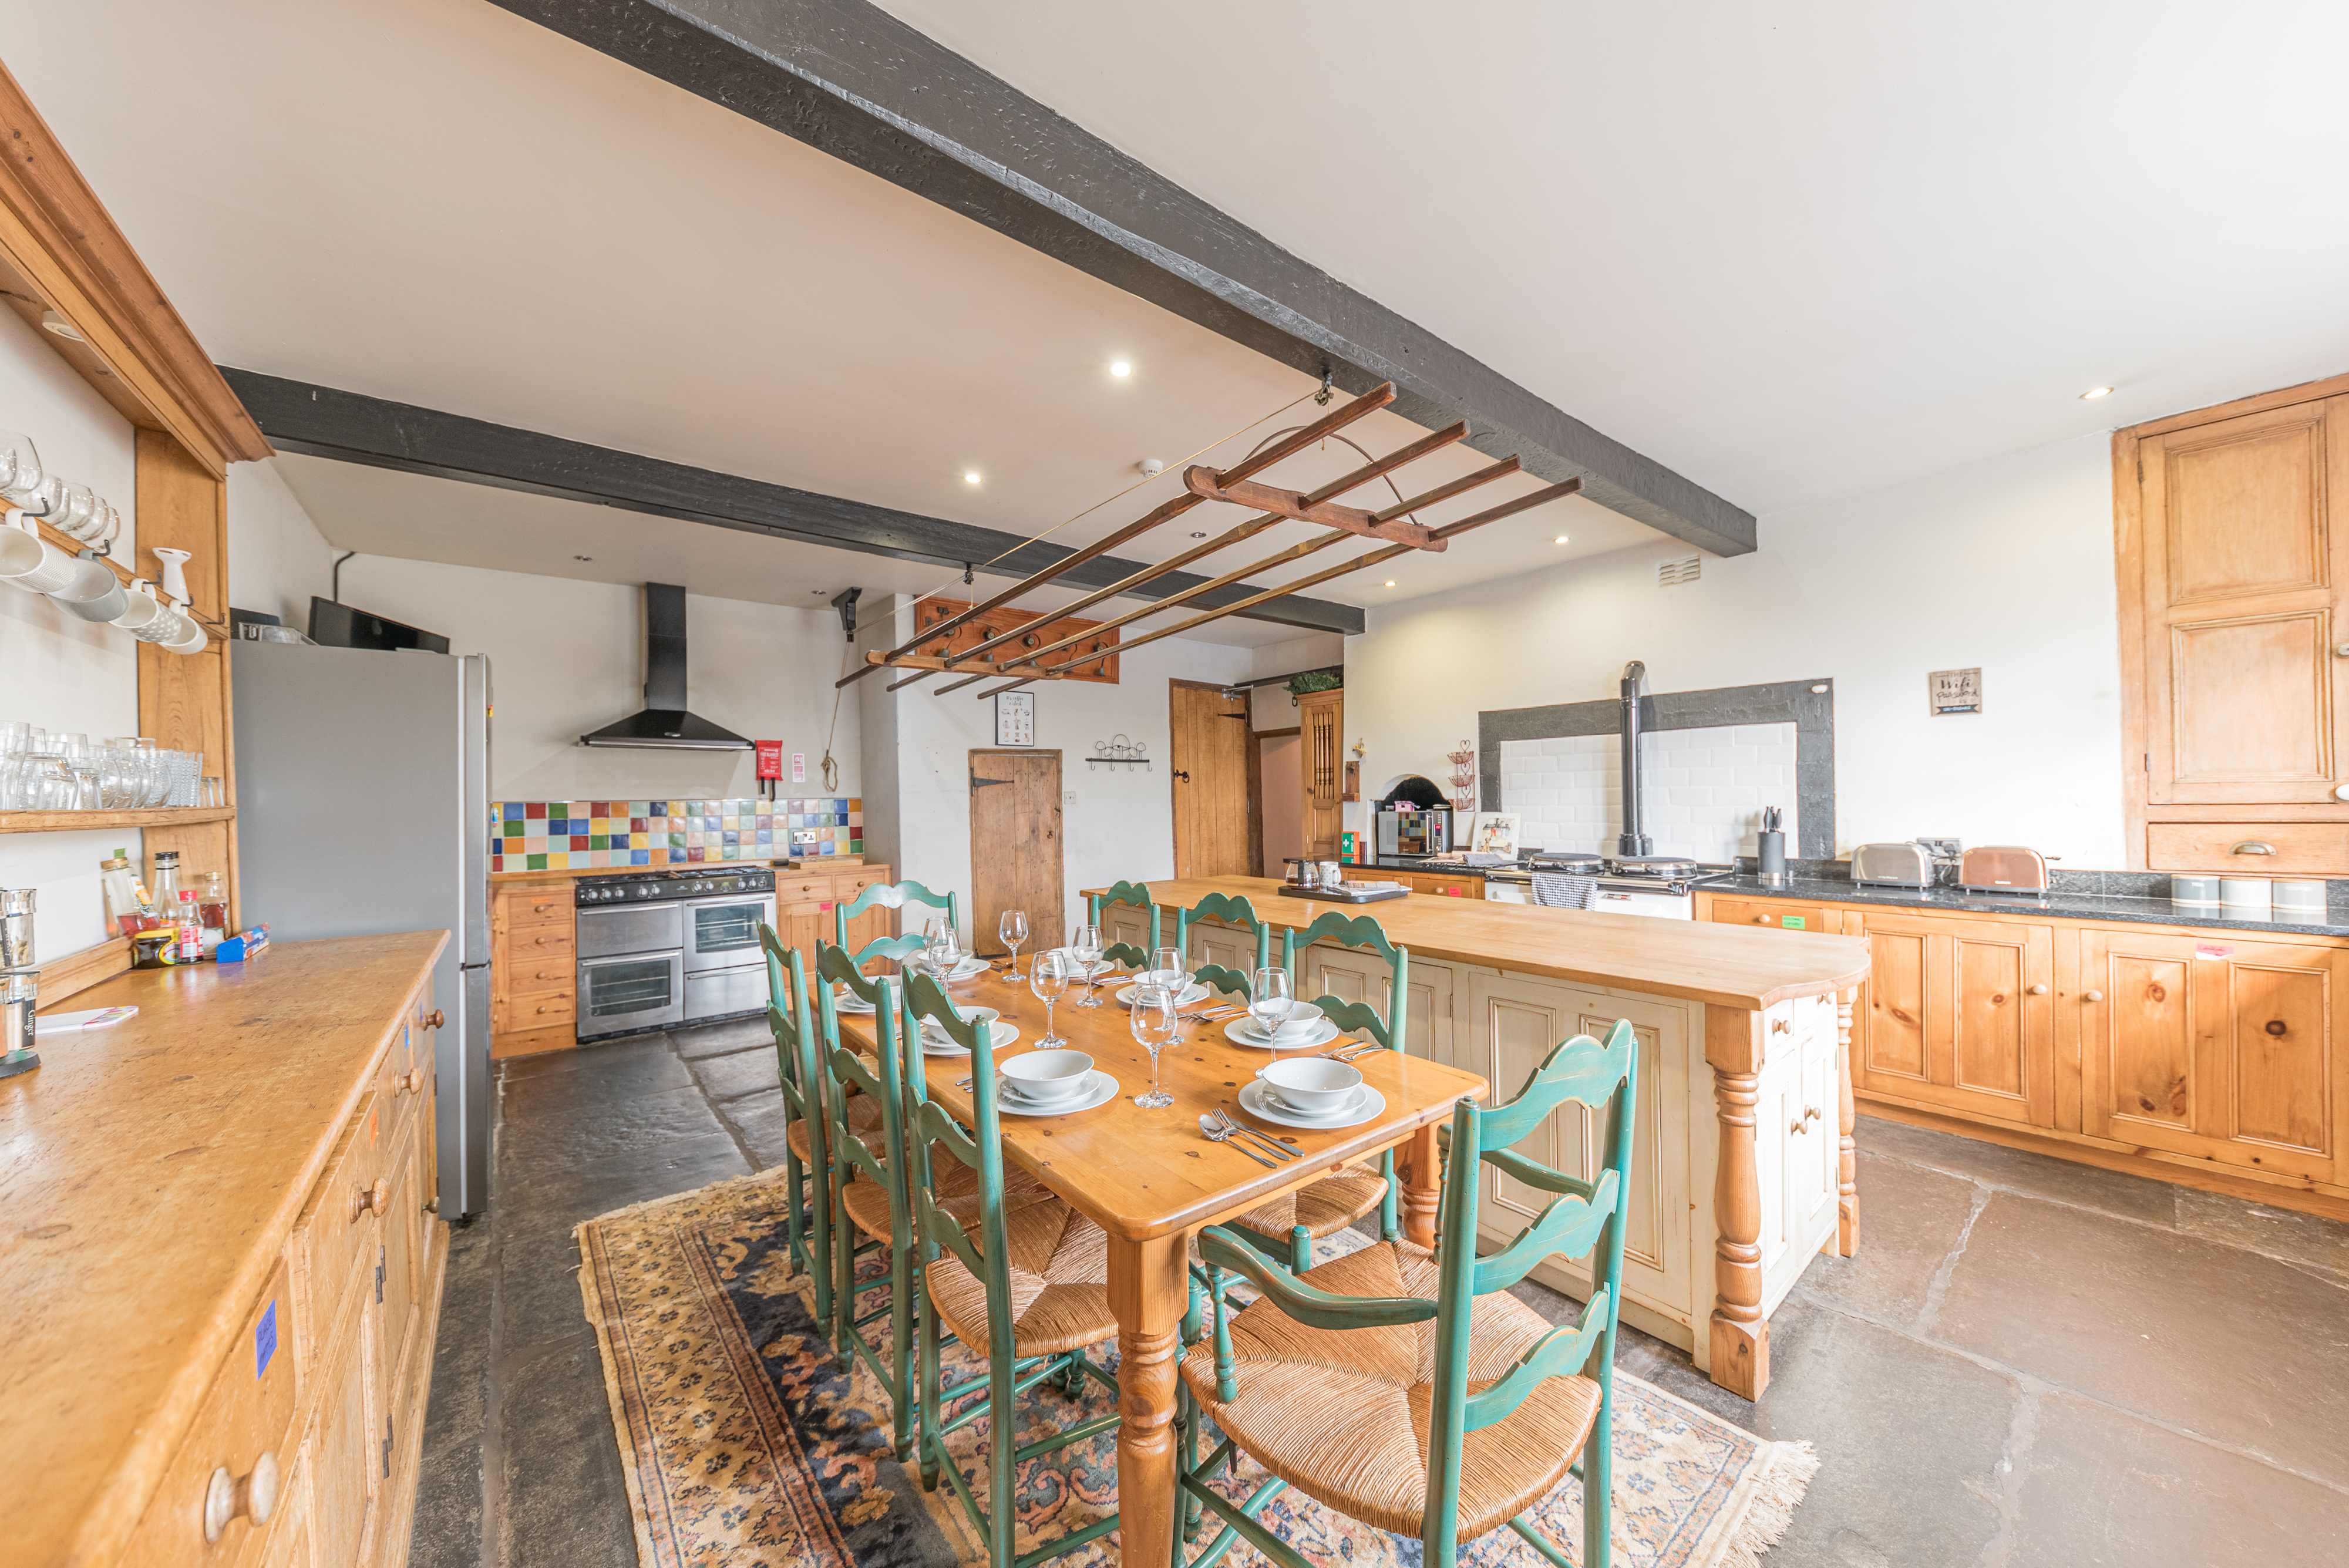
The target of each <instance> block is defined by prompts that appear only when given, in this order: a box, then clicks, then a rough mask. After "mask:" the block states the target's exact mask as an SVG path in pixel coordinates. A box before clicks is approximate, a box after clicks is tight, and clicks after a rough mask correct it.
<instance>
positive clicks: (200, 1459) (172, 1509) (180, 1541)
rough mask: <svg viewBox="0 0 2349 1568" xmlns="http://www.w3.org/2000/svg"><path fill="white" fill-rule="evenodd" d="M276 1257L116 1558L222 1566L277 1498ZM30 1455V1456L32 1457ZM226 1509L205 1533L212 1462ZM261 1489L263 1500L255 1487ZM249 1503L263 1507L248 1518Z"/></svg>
mask: <svg viewBox="0 0 2349 1568" xmlns="http://www.w3.org/2000/svg"><path fill="white" fill-rule="evenodd" d="M289 1282H290V1280H289V1273H288V1271H287V1269H286V1266H285V1262H284V1261H283V1260H280V1261H279V1262H278V1265H277V1269H276V1272H274V1273H273V1274H272V1275H271V1276H270V1281H269V1286H268V1289H267V1290H265V1291H264V1292H263V1293H262V1297H261V1299H260V1301H259V1302H257V1303H254V1308H253V1311H252V1312H251V1314H248V1315H247V1317H246V1319H245V1322H244V1327H243V1332H242V1333H240V1334H238V1335H237V1338H236V1343H235V1344H234V1345H232V1346H231V1347H230V1350H229V1355H228V1360H227V1362H226V1363H225V1364H224V1365H222V1367H221V1369H220V1372H219V1373H218V1375H217V1376H214V1377H213V1379H212V1390H211V1392H210V1393H208V1394H206V1395H205V1396H204V1402H203V1404H202V1406H201V1407H199V1408H198V1410H197V1412H196V1419H195V1424H194V1425H192V1426H191V1427H190V1428H188V1435H187V1438H185V1440H183V1441H182V1442H181V1445H180V1450H179V1453H178V1454H177V1455H176V1456H175V1457H174V1458H173V1459H172V1460H171V1469H168V1470H167V1471H165V1472H164V1476H163V1484H162V1485H161V1486H160V1488H158V1489H157V1490H156V1492H155V1497H154V1501H151V1502H150V1503H149V1504H148V1505H147V1512H146V1514H145V1516H144V1517H142V1518H141V1519H140V1521H139V1527H138V1529H137V1530H136V1531H134V1532H132V1534H131V1538H130V1542H129V1548H128V1549H127V1550H126V1551H125V1552H124V1553H123V1557H122V1561H123V1563H126V1564H130V1565H133V1568H148V1565H149V1564H163V1563H172V1564H181V1563H202V1564H205V1565H206V1568H227V1565H228V1564H230V1563H237V1562H240V1561H246V1560H255V1561H257V1558H250V1559H249V1558H248V1554H249V1553H253V1552H255V1551H256V1550H257V1542H259V1541H260V1540H261V1538H262V1537H263V1536H264V1534H266V1533H267V1529H266V1527H267V1525H268V1524H269V1523H270V1522H271V1521H274V1520H275V1519H276V1518H277V1517H278V1511H279V1510H280V1509H281V1508H282V1507H283V1506H284V1505H285V1496H286V1490H287V1488H286V1484H285V1483H286V1482H287V1481H288V1480H290V1479H292V1472H293V1471H294V1469H295V1451H294V1449H295V1439H296V1438H297V1437H298V1434H297V1433H296V1432H295V1430H294V1410H295V1389H294V1343H293V1339H294V1318H295V1314H294V1302H293V1298H292V1295H291V1293H290V1292H289V1289H288V1286H289ZM36 1464H37V1459H36ZM222 1469H225V1470H226V1471H227V1472H228V1475H229V1480H227V1481H226V1482H225V1483H222V1485H223V1487H224V1489H225V1501H228V1502H229V1503H230V1504H231V1517H229V1518H228V1519H226V1520H225V1521H221V1528H220V1530H219V1533H218V1539H216V1540H212V1541H207V1540H206V1539H205V1532H206V1528H207V1523H206V1518H205V1501H206V1499H207V1497H208V1496H210V1495H211V1494H212V1490H213V1488H214V1472H215V1471H217V1470H222ZM264 1493H266V1498H265V1501H264ZM256 1513H260V1514H263V1515H264V1517H261V1518H259V1519H256V1518H255V1517H254V1515H255V1514H256Z"/></svg>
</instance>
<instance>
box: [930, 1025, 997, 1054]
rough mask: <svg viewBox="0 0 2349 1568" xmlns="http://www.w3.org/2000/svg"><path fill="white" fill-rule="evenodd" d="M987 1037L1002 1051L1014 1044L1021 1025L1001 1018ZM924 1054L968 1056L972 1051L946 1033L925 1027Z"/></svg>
mask: <svg viewBox="0 0 2349 1568" xmlns="http://www.w3.org/2000/svg"><path fill="white" fill-rule="evenodd" d="M924 1022H925V1023H926V1022H927V1020H924ZM987 1037H988V1042H989V1044H992V1045H993V1047H994V1048H995V1049H996V1050H998V1051H1000V1050H1002V1049H1003V1048H1004V1047H1005V1046H1006V1045H1009V1044H1012V1043H1013V1042H1014V1041H1016V1040H1018V1039H1019V1025H1018V1024H1017V1023H1004V1022H1003V1021H1002V1020H1001V1019H997V1020H996V1021H995V1023H992V1024H991V1025H989V1026H988V1036H987ZM922 1054H923V1055H925V1056H968V1055H969V1054H970V1053H969V1052H968V1051H966V1050H964V1049H963V1048H962V1047H961V1046H959V1045H957V1044H955V1043H954V1042H953V1041H951V1040H949V1039H947V1037H946V1036H945V1035H943V1034H933V1033H930V1032H929V1031H928V1030H926V1029H925V1030H923V1031H922Z"/></svg>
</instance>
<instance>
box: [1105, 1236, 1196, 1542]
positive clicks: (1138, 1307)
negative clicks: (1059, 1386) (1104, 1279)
mask: <svg viewBox="0 0 2349 1568" xmlns="http://www.w3.org/2000/svg"><path fill="white" fill-rule="evenodd" d="M1188 1253H1189V1244H1188V1238H1187V1237H1186V1236H1185V1234H1184V1233H1183V1232H1182V1231H1176V1232H1174V1234H1173V1235H1169V1236H1156V1237H1153V1238H1152V1239H1151V1240H1149V1241H1127V1240H1126V1239H1124V1238H1123V1237H1121V1236H1112V1237H1111V1238H1110V1239H1109V1304H1110V1310H1111V1311H1112V1312H1114V1313H1115V1314H1117V1352H1118V1369H1117V1404H1118V1413H1119V1414H1120V1415H1121V1416H1122V1417H1124V1418H1123V1421H1122V1422H1121V1423H1120V1424H1119V1426H1118V1429H1117V1510H1118V1538H1119V1555H1120V1556H1121V1558H1122V1559H1123V1561H1125V1562H1127V1563H1171V1562H1173V1561H1174V1527H1175V1521H1176V1519H1177V1517H1178V1516H1179V1514H1180V1509H1179V1508H1178V1507H1177V1506H1176V1501H1175V1488H1174V1437H1175V1434H1174V1378H1175V1371H1174V1364H1175V1361H1176V1359H1177V1358H1178V1357H1179V1356H1180V1355H1182V1351H1183V1345H1182V1325H1183V1313H1184V1309H1185V1306H1186V1304H1187V1303H1188V1300H1189V1292H1188V1291H1187V1290H1186V1289H1185V1281H1186V1279H1187V1277H1188V1276H1187V1274H1186V1272H1185V1262H1186V1259H1187V1257H1188Z"/></svg>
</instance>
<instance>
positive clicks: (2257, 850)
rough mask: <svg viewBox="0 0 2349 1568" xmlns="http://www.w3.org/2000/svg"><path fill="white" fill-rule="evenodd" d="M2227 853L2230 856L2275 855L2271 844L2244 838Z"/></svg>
mask: <svg viewBox="0 0 2349 1568" xmlns="http://www.w3.org/2000/svg"><path fill="white" fill-rule="evenodd" d="M2227 853H2228V854H2230V855H2273V854H2274V853H2275V846H2274V845H2272V844H2266V843H2262V842H2261V840H2259V839H2256V838H2246V839H2244V840H2243V841H2242V842H2241V843H2240V844H2238V845H2236V846H2234V847H2233V848H2232V849H2230V850H2228V851H2227Z"/></svg>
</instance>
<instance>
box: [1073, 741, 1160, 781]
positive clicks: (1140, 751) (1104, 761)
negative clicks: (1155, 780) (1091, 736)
mask: <svg viewBox="0 0 2349 1568" xmlns="http://www.w3.org/2000/svg"><path fill="white" fill-rule="evenodd" d="M1149 752H1150V746H1149V744H1148V742H1143V741H1129V740H1127V739H1126V738H1125V736H1124V734H1123V732H1120V733H1119V734H1116V735H1113V736H1112V737H1111V738H1110V739H1108V740H1106V741H1095V742H1093V754H1092V756H1090V757H1087V758H1086V759H1085V765H1086V766H1087V767H1094V766H1105V767H1112V768H1113V767H1119V766H1124V767H1129V768H1134V767H1138V768H1140V769H1142V770H1143V772H1145V773H1153V772H1155V771H1156V770H1155V769H1154V768H1152V767H1151V765H1150V761H1151V759H1150V756H1149Z"/></svg>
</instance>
